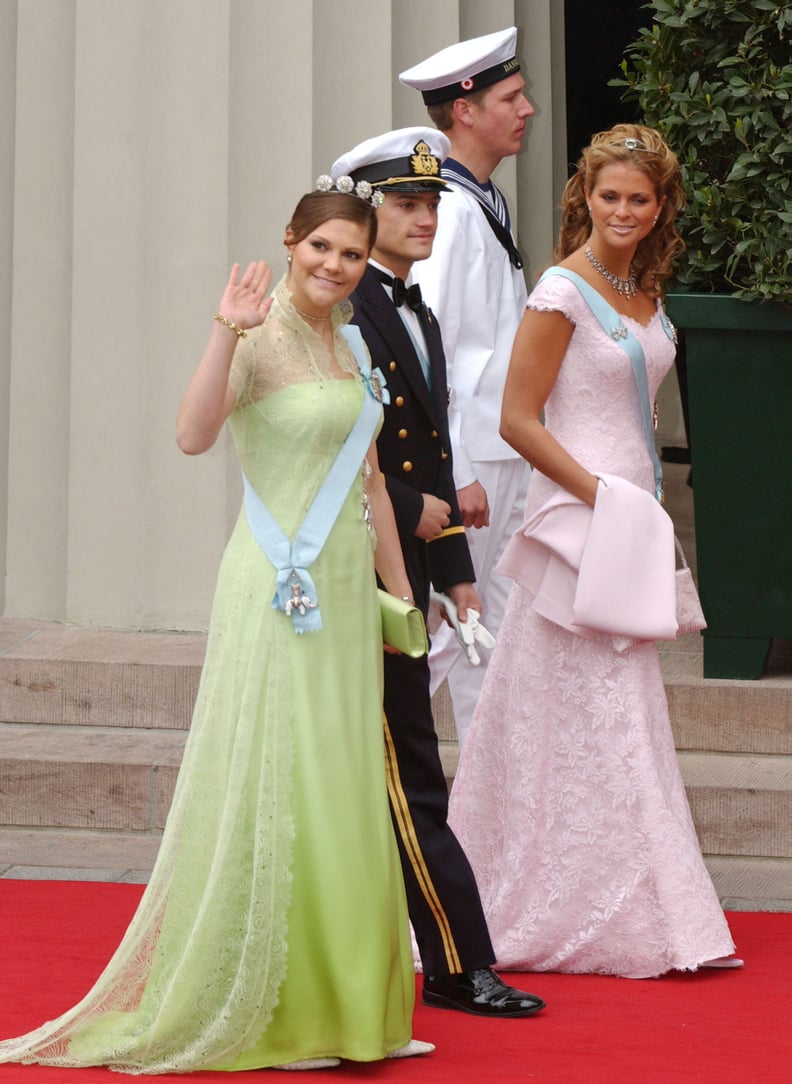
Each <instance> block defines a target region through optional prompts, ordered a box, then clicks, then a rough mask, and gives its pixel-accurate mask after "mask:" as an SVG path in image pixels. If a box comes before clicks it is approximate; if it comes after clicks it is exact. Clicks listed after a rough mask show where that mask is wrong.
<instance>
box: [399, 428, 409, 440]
mask: <svg viewBox="0 0 792 1084" xmlns="http://www.w3.org/2000/svg"><path fill="white" fill-rule="evenodd" d="M406 437H407V430H406V429H400V430H399V440H404V439H405V438H406Z"/></svg>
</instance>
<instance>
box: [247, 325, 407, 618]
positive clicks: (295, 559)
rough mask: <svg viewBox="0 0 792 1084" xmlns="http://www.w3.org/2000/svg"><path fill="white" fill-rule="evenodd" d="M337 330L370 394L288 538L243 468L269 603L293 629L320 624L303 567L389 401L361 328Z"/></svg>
mask: <svg viewBox="0 0 792 1084" xmlns="http://www.w3.org/2000/svg"><path fill="white" fill-rule="evenodd" d="M341 333H342V335H343V336H344V338H345V339H346V340H347V342H348V344H349V346H350V348H351V350H352V353H353V354H354V356H355V361H356V362H357V364H358V368H359V369H360V373H361V376H362V377H363V381H364V383H365V385H366V389H367V391H368V393H369V394H368V395H366V397H365V399H364V402H363V406H362V408H361V411H360V414H359V415H358V418H357V421H356V422H355V424H354V426H353V427H352V430H351V431H350V433H349V435H348V436H347V438H346V440H345V441H344V444H343V445H342V447H341V448H340V450H339V452H338V455H337V457H336V460H335V462H334V463H333V465H332V467H331V468H330V470H329V471H328V473H327V476H326V477H325V480H324V481H323V482H322V485H321V486H320V488H319V492H318V493H317V494H316V496H315V497H314V499H313V503H312V504H311V507H310V508H309V509H308V511H307V512H306V514H305V518H304V520H303V521H302V524H301V525H300V528H299V530H298V532H297V534H296V535H295V537H294V539H293V540H292V541H290V540H289V538H288V536H287V535H286V534H285V532H284V531H283V530H282V529H281V527H280V525H279V524H278V523H277V521H276V520H275V518H274V516H273V515H272V513H271V512H270V511H269V509H268V508H267V506H266V505H265V504H264V502H263V501H262V499H261V497H259V495H258V493H256V491H255V489H254V488H253V486H252V485H251V484H250V482H249V481H248V479H247V478H246V476H245V474H244V471H243V473H242V480H243V482H244V486H245V511H246V513H247V521H248V526H249V527H250V531H251V533H252V535H253V537H254V538H255V539H256V541H257V542H258V544H259V546H260V547H261V549H262V550H263V551H264V553H265V554H266V556H267V558H268V559H269V561H270V563H271V564H273V565H274V566H275V568H276V569H277V570H278V576H277V580H276V584H275V595H274V597H273V599H272V608H273V609H274V610H281V611H282V612H283V613H285V614H286V615H287V616H290V617H291V618H292V620H293V622H294V631H295V632H298V633H302V632H316V631H317V630H318V629H321V627H322V616H321V612H320V610H319V600H318V599H317V597H316V586H315V584H314V582H313V580H312V578H311V576H310V573H309V572H308V568H309V566H310V565H311V564H312V563H313V562H314V561H315V560H316V558H317V556H318V555H319V553H320V552H321V550H322V547H323V546H324V544H325V542H326V541H327V536H328V535H329V534H330V531H331V530H332V527H333V524H334V523H335V521H336V519H337V517H338V513H339V512H340V511H341V508H342V506H343V504H344V501H345V500H346V498H347V495H348V493H349V490H350V488H351V486H352V482H353V481H354V478H355V475H356V474H357V472H358V471H359V470H360V467H361V464H362V463H363V459H364V457H365V455H366V451H367V450H368V448H369V445H370V444H371V441H372V439H373V437H374V432H375V430H376V428H377V424H378V422H379V419H380V413H381V404H382V403H387V402H390V396H389V395H388V392H387V390H386V389H385V379H384V377H383V375H382V372H381V371H380V370H379V369H375V370H374V372H373V373H372V372H370V368H371V363H370V360H369V356H368V351H367V350H366V348H365V345H364V343H363V337H362V335H361V334H360V329H359V328H357V327H353V326H350V325H346V326H345V327H342V328H341Z"/></svg>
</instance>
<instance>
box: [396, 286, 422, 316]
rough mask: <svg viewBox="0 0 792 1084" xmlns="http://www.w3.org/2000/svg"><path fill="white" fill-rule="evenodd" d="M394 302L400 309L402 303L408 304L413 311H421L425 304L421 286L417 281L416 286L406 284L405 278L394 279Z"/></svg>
mask: <svg viewBox="0 0 792 1084" xmlns="http://www.w3.org/2000/svg"><path fill="white" fill-rule="evenodd" d="M393 304H394V305H395V306H396V308H397V309H398V308H399V306H400V305H405V304H406V305H407V308H409V309H412V311H413V312H420V310H421V306H422V305H423V299H422V297H421V287H420V286H419V285H418V283H417V282H416V283H415V285H414V286H405V285H404V280H403V279H394V280H393Z"/></svg>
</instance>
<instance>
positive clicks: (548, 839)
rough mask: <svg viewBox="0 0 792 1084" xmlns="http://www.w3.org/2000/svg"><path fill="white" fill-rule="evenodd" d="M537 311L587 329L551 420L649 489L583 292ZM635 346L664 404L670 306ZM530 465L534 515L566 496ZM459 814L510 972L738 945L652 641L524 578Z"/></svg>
mask: <svg viewBox="0 0 792 1084" xmlns="http://www.w3.org/2000/svg"><path fill="white" fill-rule="evenodd" d="M528 304H529V307H531V308H535V309H540V310H560V311H562V312H563V313H564V314H565V315H566V316H567V318H568V319H569V320H570V321H571V322H572V323H573V324H574V325H575V330H574V333H573V335H572V339H571V341H570V344H569V348H568V351H567V354H566V356H565V358H564V361H563V364H562V366H561V370H560V373H559V376H558V379H557V381H556V384H555V387H554V388H553V391H552V393H551V395H550V397H549V399H548V401H547V404H546V411H545V421H546V425H547V428H548V429H549V430H550V432H552V433H553V434H554V435H555V436H556V438H557V439H558V440H559V441H560V442H561V444H562V445H563V446H564V447H566V448H567V449H568V450H569V451H570V452H571V454H572V455H573V456H574V457H575V458H576V459H578V460H579V461H580V462H581V463H583V464H584V465H585V466H586V467H587V468H588V469H589V470H591V471H596V472H600V471H602V472H606V473H610V474H617V475H621V476H622V477H624V478H627V479H628V480H629V481H631V482H633V483H635V484H637V485H640V486H643V487H644V488H646V489H648V490H651V491H653V489H654V481H653V473H652V465H651V461H650V459H649V454H648V452H647V449H646V444H645V440H644V434H643V429H642V423H641V415H640V408H639V403H638V395H637V391H636V385H635V378H634V376H633V371H632V368H631V366H630V362H629V359H628V357H627V355H626V353H625V352H624V350H623V349H622V348H621V347H620V346H619V345H618V344H617V343H615V342H614V341H613V339H612V338H610V337H609V336H608V335H607V334H606V333H605V332H604V331H603V330H602V329H601V327H600V325H599V323H598V322H597V321H596V319H595V318H594V317H593V316H592V314H591V311H590V310H589V308H588V306H587V305H586V303H585V301H584V300H583V298H582V297H581V296H580V294H579V293H578V291H577V289H576V287H575V286H574V285H573V284H572V283H571V282H569V281H567V280H565V279H562V278H551V279H549V280H546V281H545V282H544V283H541V284H540V285H539V286H537V287H536V289H535V290H534V292H533V293H532V295H531V297H530V299H529V302H528ZM625 323H626V324H628V326H629V328H630V330H631V331H632V332H633V333H634V334H635V335H636V336H637V337H638V338H639V340H640V341H641V345H642V347H643V349H644V353H645V356H646V362H647V370H648V379H649V391H650V394H651V395H652V396H654V394H655V392H656V390H657V388H658V386H659V384H660V381H661V380H662V378H663V376H664V375H665V373H666V372H667V371H668V369H669V367H670V366H671V364H672V362H673V357H674V347H673V344H672V343H671V341H670V340H669V338H668V336H667V334H666V332H665V330H664V328H663V325H662V322H661V317H660V313H659V312H658V313H657V314H656V315H655V316H654V318H653V319H652V321H651V322H650V324H649V325H648V326H647V327H643V326H642V325H641V324H640V323H638V322H636V321H634V320H630V319H629V318H625ZM555 489H556V487H555V485H554V483H552V482H550V481H549V479H547V478H546V477H544V476H543V475H541V474H539V473H538V472H534V475H533V478H532V480H531V487H530V492H529V497H528V512H529V513H530V512H532V511H534V510H535V509H537V508H539V507H540V506H541V505H542V504H543V503H544V502H545V501H546V500H547V499H548V498H549V497H550V496H551V495H552V494H553V492H554V491H555ZM450 822H451V824H452V826H453V828H454V830H455V832H456V833H457V835H458V836H459V839H460V841H461V842H462V845H463V846H464V847H465V849H466V851H467V854H468V856H469V858H470V861H471V863H472V865H473V869H474V870H475V873H476V876H477V878H478V883H479V888H480V891H481V897H482V901H483V904H484V910H485V912H486V915H487V919H488V922H489V925H490V933H491V934H492V939H493V942H494V946H495V952H496V954H497V960H498V965H499V966H501V967H504V968H509V969H513V970H521V971H522V970H525V971H569V972H586V973H592V972H599V973H604V974H614V975H623V976H628V977H632V978H644V977H649V976H654V975H660V974H663V973H664V972H666V971H669V970H671V969H695V968H696V967H697V966H699V965H700V964H701V963H703V962H704V961H705V960H708V959H712V958H715V957H718V956H725V955H729V954H730V953H731V952H733V950H734V945H733V943H732V939H731V936H730V933H729V929H728V926H727V924H726V920H725V918H724V915H723V911H722V909H721V907H720V904H719V902H718V899H717V896H716V894H715V890H714V888H713V885H712V882H711V880H710V877H709V874H708V873H707V869H706V867H705V865H704V862H703V860H702V857H701V852H700V849H699V844H698V840H697V838H696V833H695V830H694V827H693V823H692V820H691V816H690V811H689V808H688V804H687V799H686V796H685V790H684V787H683V784H682V779H681V776H680V773H679V767H678V764H677V759H676V753H675V750H674V742H673V738H672V734H671V726H670V722H669V718H668V706H667V703H666V697H665V690H664V687H663V679H662V676H661V672H660V665H659V659H658V654H657V648H656V646H655V644H654V643H644V644H640V645H639V646H637V647H634V648H632V649H631V650H629V651H626V652H624V653H622V654H617V653H616V652H615V651H614V649H613V646H612V640H611V638H610V637H607V636H602V637H600V638H597V639H594V640H590V639H584V638H583V637H579V636H576V635H574V634H573V633H570V632H567V631H566V630H564V629H562V628H560V627H559V626H557V625H554V624H552V623H551V622H549V621H547V620H545V619H544V618H542V617H540V616H539V615H538V614H536V613H535V612H534V611H533V610H532V608H531V600H530V595H528V594H526V592H525V591H524V589H523V588H521V587H520V586H518V585H517V584H515V585H514V586H513V587H512V591H511V595H510V598H509V603H508V607H507V612H506V616H505V619H504V622H503V625H502V626H501V629H500V632H499V635H498V641H497V645H496V647H495V649H494V651H493V654H492V657H491V659H490V662H489V666H488V670H487V676H486V680H485V683H484V687H483V690H482V695H481V699H480V700H479V704H478V707H477V709H476V712H475V714H474V717H473V722H472V725H471V730H470V733H469V734H468V737H467V739H466V742H465V745H464V747H463V751H462V756H461V761H460V765H459V771H458V773H457V777H456V782H455V784H454V788H453V791H452V795H451V812H450Z"/></svg>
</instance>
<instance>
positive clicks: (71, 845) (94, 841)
mask: <svg viewBox="0 0 792 1084" xmlns="http://www.w3.org/2000/svg"><path fill="white" fill-rule="evenodd" d="M161 838H162V834H161V832H159V831H150V832H117V831H111V830H104V829H103V830H101V831H98V830H97V831H80V830H79V829H74V828H38V829H37V828H16V827H12V828H9V827H0V877H2V878H12V879H14V880H42V879H46V880H58V881H126V882H130V883H134V884H140V883H145V882H146V881H147V880H148V878H149V874H150V873H151V870H152V868H153V866H154V861H155V859H156V857H157V851H158V849H159V845H160V840H161Z"/></svg>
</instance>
